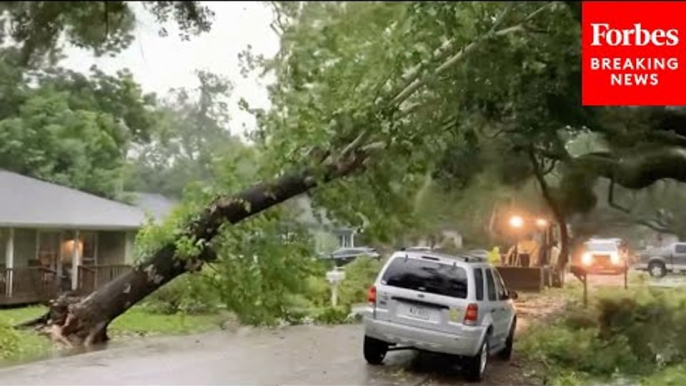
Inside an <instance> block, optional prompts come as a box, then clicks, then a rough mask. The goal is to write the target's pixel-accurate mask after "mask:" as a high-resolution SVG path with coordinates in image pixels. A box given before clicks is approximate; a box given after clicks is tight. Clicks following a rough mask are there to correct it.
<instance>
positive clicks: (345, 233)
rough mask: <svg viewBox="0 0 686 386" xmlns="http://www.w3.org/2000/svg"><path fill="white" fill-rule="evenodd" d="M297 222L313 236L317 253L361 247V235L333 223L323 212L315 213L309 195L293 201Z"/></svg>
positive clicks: (354, 230)
mask: <svg viewBox="0 0 686 386" xmlns="http://www.w3.org/2000/svg"><path fill="white" fill-rule="evenodd" d="M292 205H293V207H294V208H295V210H296V213H297V218H296V221H297V222H298V223H300V224H301V225H303V226H304V227H305V228H307V230H308V231H309V232H310V234H312V237H313V238H314V242H315V250H316V252H317V253H320V254H321V253H331V252H333V251H334V250H336V249H338V248H353V247H356V246H358V245H359V240H360V239H361V236H362V235H361V234H360V233H359V232H358V231H357V230H356V229H354V228H351V227H348V226H344V225H340V224H337V223H335V222H334V221H332V220H331V219H329V218H328V217H327V216H326V213H324V212H323V211H318V212H317V211H315V209H314V208H313V207H312V202H311V200H310V198H309V197H308V196H307V195H302V196H298V197H296V198H294V199H293V201H292Z"/></svg>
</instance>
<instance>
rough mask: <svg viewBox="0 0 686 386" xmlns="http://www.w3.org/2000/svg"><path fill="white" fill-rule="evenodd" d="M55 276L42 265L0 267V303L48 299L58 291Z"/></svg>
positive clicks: (54, 273) (53, 272)
mask: <svg viewBox="0 0 686 386" xmlns="http://www.w3.org/2000/svg"><path fill="white" fill-rule="evenodd" d="M56 278H57V272H55V271H53V270H50V269H47V268H43V267H19V268H0V304H14V303H22V302H40V301H46V300H49V299H50V298H52V297H54V296H55V295H56V294H57V292H58V286H57V280H56Z"/></svg>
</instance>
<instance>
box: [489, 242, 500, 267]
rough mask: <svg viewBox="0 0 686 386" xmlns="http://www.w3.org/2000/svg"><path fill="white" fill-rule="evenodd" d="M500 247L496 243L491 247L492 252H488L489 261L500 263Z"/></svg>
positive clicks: (495, 263) (494, 263)
mask: <svg viewBox="0 0 686 386" xmlns="http://www.w3.org/2000/svg"><path fill="white" fill-rule="evenodd" d="M500 260H501V259H500V248H498V246H497V245H496V246H495V247H493V249H491V251H490V252H488V262H489V263H491V264H493V265H500V263H501V261H500Z"/></svg>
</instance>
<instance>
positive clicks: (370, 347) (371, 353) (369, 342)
mask: <svg viewBox="0 0 686 386" xmlns="http://www.w3.org/2000/svg"><path fill="white" fill-rule="evenodd" d="M387 352H388V343H386V342H384V341H382V340H378V339H374V338H372V337H369V336H366V335H365V336H364V359H365V360H366V361H367V363H369V364H370V365H380V364H381V363H382V362H383V360H384V358H386V353H387Z"/></svg>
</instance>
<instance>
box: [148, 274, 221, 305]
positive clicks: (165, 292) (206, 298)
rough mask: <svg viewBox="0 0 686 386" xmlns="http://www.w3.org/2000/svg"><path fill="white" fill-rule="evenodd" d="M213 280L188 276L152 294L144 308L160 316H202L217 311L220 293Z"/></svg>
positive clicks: (201, 276)
mask: <svg viewBox="0 0 686 386" xmlns="http://www.w3.org/2000/svg"><path fill="white" fill-rule="evenodd" d="M211 280H212V279H211V278H209V277H206V276H204V275H203V274H186V275H183V276H180V277H177V278H176V279H174V280H172V281H171V282H169V283H167V284H166V285H165V286H163V287H162V288H160V289H158V290H157V291H155V292H154V293H152V294H151V295H150V296H149V297H148V298H147V299H146V300H145V302H144V303H143V305H142V306H143V307H144V308H145V309H146V310H148V311H150V312H154V313H160V314H168V315H171V314H176V313H187V314H201V313H210V312H213V311H216V310H217V304H218V303H219V293H218V290H217V289H215V288H214V287H213V285H212V282H211Z"/></svg>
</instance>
